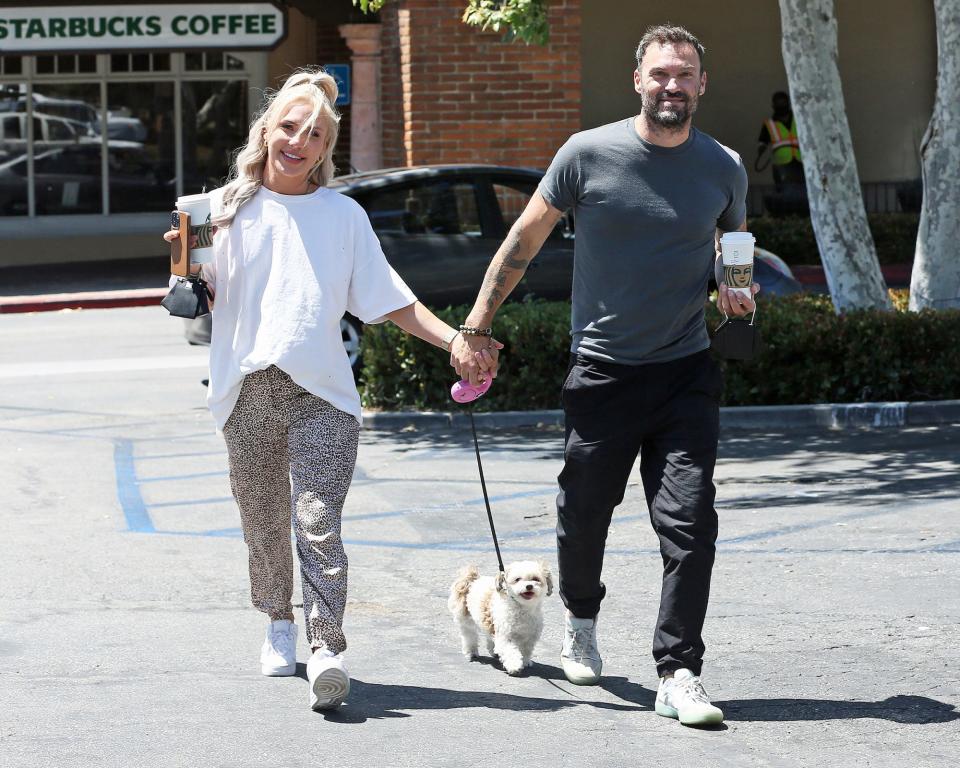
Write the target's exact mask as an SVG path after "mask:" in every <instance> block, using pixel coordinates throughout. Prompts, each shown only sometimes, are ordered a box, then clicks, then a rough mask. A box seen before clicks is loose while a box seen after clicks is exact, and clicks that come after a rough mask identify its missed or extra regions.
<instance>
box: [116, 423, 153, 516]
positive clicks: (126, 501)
mask: <svg viewBox="0 0 960 768" xmlns="http://www.w3.org/2000/svg"><path fill="white" fill-rule="evenodd" d="M113 464H114V469H115V472H116V478H117V498H118V499H119V501H120V508H121V509H123V516H124V518H125V519H126V521H127V530H128V531H135V532H137V533H156V528H154V525H153V520H151V519H150V513H149V512H147V507H146V505H145V504H144V503H143V497H142V496H141V495H140V488H139V486H138V484H137V470H136V467H135V466H134V463H133V443H132V442H131V441H130V440H122V439H121V440H114V442H113Z"/></svg>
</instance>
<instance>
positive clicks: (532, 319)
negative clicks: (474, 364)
mask: <svg viewBox="0 0 960 768" xmlns="http://www.w3.org/2000/svg"><path fill="white" fill-rule="evenodd" d="M469 311H470V308H469V307H453V308H448V309H445V310H441V311H438V312H436V314H437V316H438V317H440V318H442V319H443V320H445V321H446V322H448V323H450V325H452V326H453V327H454V328H456V327H457V326H458V325H459V324H460V323H462V322H463V318H465V317H466V316H467V314H468V312H469ZM494 330H495V334H494V335H495V337H496V338H497V340H499V341H502V342H503V343H504V344H506V349H505V350H504V354H503V356H502V357H501V361H500V370H499V373H498V377H497V381H496V383H495V384H494V386H493V387H491V389H490V391H489V393H487V394H486V395H484V397H483V399H482V400H479V401H477V410H490V411H508V410H530V409H547V408H559V407H560V386H561V384H562V377H563V372H564V371H565V370H566V365H567V362H568V359H569V356H570V351H569V350H570V304H569V303H567V302H546V301H529V302H512V303H509V304H505V305H504V306H503V307H502V308H501V309H500V311H499V312H498V313H497V322H496V327H495V329H494ZM507 352H509V354H507ZM362 380H363V382H364V384H363V385H362V389H361V395H362V398H363V404H364V406H366V407H369V408H383V409H399V408H416V409H434V410H449V409H450V406H451V405H452V404H453V401H452V400H451V399H450V385H451V384H453V382H454V381H455V380H456V374H455V373H454V372H453V369H452V368H451V367H450V363H449V356H448V355H447V353H445V352H443V351H441V350H439V349H437V348H436V347H433V346H430V345H429V344H426V343H424V342H423V341H420V340H419V339H416V338H414V337H412V336H409V335H407V334H405V333H404V332H403V331H401V330H400V329H399V328H397V327H396V326H395V325H393V323H383V324H382V325H376V326H367V327H366V329H365V331H364V334H363V372H362Z"/></svg>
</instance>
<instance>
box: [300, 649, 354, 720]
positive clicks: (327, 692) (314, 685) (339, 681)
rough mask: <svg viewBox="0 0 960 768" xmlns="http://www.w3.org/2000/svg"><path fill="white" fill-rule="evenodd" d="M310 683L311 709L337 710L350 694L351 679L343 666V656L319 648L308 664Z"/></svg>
mask: <svg viewBox="0 0 960 768" xmlns="http://www.w3.org/2000/svg"><path fill="white" fill-rule="evenodd" d="M307 680H308V681H309V682H310V709H313V710H318V709H336V708H337V707H339V706H340V705H341V704H342V703H343V700H344V699H345V698H347V694H348V693H350V677H349V676H348V675H347V668H346V667H345V666H344V664H343V654H340V653H338V654H333V653H331V652H330V651H328V650H327V649H326V648H317V650H315V651H314V652H313V656H311V657H310V661H308V662H307Z"/></svg>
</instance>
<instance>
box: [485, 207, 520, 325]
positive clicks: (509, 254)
mask: <svg viewBox="0 0 960 768" xmlns="http://www.w3.org/2000/svg"><path fill="white" fill-rule="evenodd" d="M522 237H523V219H522V218H520V219H517V221H516V222H515V223H514V225H513V226H512V227H511V228H510V232H509V233H508V234H507V239H506V240H504V242H503V245H502V246H500V250H499V251H498V252H497V258H496V259H495V260H494V263H493V264H491V266H490V269H489V270H488V271H487V275H486V278H485V279H484V286H483V291H484V293H485V294H486V295H487V301H486V306H487V310H489V311H494V310H496V309H497V307H499V306H500V304H501V303H502V302H503V300H504V299H505V298H506V297H507V295H508V294H509V293H510V289H507V287H506V286H507V279H508V277H511V274H510V273H513V272H516V271H517V270H520V272H521V274H522V273H523V272H525V271H526V269H527V267H528V266H529V264H530V261H531V259H530V258H529V257H526V256H524V255H523V243H522V242H521V241H522Z"/></svg>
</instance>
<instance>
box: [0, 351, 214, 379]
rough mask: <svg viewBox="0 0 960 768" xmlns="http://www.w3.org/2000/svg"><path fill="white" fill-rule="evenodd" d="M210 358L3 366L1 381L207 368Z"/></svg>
mask: <svg viewBox="0 0 960 768" xmlns="http://www.w3.org/2000/svg"><path fill="white" fill-rule="evenodd" d="M207 365H208V361H207V356H206V355H205V354H204V355H202V356H200V355H198V356H196V357H184V356H182V355H181V356H178V357H125V358H116V359H107V360H57V361H52V362H45V363H8V364H3V365H0V379H21V378H26V377H29V376H67V375H71V374H76V373H123V372H124V371H164V370H171V369H174V368H206V367H207Z"/></svg>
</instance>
